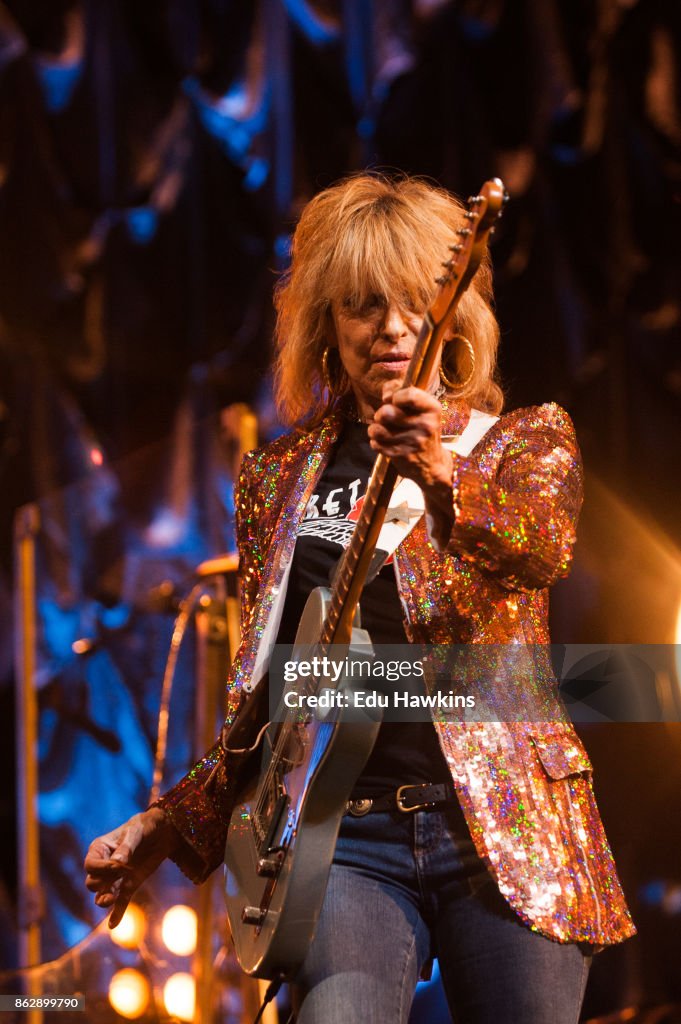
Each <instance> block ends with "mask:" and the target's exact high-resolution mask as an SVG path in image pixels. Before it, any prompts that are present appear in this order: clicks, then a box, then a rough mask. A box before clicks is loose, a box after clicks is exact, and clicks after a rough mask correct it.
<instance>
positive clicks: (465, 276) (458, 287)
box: [429, 178, 508, 324]
mask: <svg viewBox="0 0 681 1024" xmlns="http://www.w3.org/2000/svg"><path fill="white" fill-rule="evenodd" d="M507 198H508V195H507V193H506V189H505V188H504V183H503V181H501V179H500V178H490V179H489V181H486V182H485V184H484V185H483V186H482V188H481V189H480V194H479V195H477V196H471V197H470V199H469V200H468V203H467V204H466V205H467V210H466V212H465V213H464V217H465V219H466V222H467V223H466V226H465V227H463V228H459V230H458V231H457V235H458V236H459V241H458V242H455V243H453V244H452V245H450V246H449V251H450V252H451V254H452V255H451V257H450V258H449V259H448V260H446V261H445V262H444V263H443V264H442V266H443V268H444V273H443V274H442V276H441V277H438V278H437V284H438V285H439V286H440V287H439V288H438V291H437V294H436V296H435V298H434V300H433V302H432V303H431V306H430V309H429V313H430V316H431V318H432V320H433V322H434V323H435V324H439V323H441V322H442V321H443V320H445V319H446V318H447V317H448V316H449V315H450V313H452V312H453V310H454V309H455V307H456V302H457V300H458V298H459V297H460V295H461V294H462V292H463V291H464V290H465V288H466V287H467V286H468V283H469V282H470V280H471V278H472V277H473V275H474V274H475V272H476V270H477V269H478V267H479V265H480V262H481V260H482V258H483V256H484V254H485V249H486V248H487V242H488V239H489V236H490V233H491V231H492V230H493V229H494V225H495V223H496V221H497V220H498V218H499V217H500V215H501V211H502V209H503V207H504V203H505V202H506V199H507Z"/></svg>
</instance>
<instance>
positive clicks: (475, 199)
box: [467, 196, 482, 206]
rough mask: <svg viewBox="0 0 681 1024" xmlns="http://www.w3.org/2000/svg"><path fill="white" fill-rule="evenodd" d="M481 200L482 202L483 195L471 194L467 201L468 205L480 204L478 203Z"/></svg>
mask: <svg viewBox="0 0 681 1024" xmlns="http://www.w3.org/2000/svg"><path fill="white" fill-rule="evenodd" d="M481 202H482V196H469V197H468V201H467V205H468V206H478V204H479V203H481Z"/></svg>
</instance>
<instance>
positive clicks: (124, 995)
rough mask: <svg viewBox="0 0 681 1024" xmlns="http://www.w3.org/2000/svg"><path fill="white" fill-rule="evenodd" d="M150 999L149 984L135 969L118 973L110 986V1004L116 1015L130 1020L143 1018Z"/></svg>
mask: <svg viewBox="0 0 681 1024" xmlns="http://www.w3.org/2000/svg"><path fill="white" fill-rule="evenodd" d="M150 997H151V991H150V989H149V982H148V981H147V979H146V978H145V977H144V975H143V974H140V972H139V971H136V970H135V969H134V968H133V967H124V968H123V970H121V971H117V972H116V973H115V974H114V976H113V978H112V979H111V982H110V984H109V1002H110V1003H111V1005H112V1006H113V1008H114V1010H115V1011H116V1013H118V1014H120V1016H121V1017H126V1018H127V1019H128V1020H136V1019H137V1018H138V1017H141V1016H142V1014H143V1013H144V1011H145V1010H146V1008H147V1006H148V1005H149V999H150Z"/></svg>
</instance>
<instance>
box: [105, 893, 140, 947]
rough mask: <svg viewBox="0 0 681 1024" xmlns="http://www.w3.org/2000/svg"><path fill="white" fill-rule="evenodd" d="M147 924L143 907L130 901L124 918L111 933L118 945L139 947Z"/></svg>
mask: <svg viewBox="0 0 681 1024" xmlns="http://www.w3.org/2000/svg"><path fill="white" fill-rule="evenodd" d="M146 926H147V922H146V918H145V916H144V911H143V910H142V908H141V907H140V906H139V904H137V903H130V904H129V905H128V908H127V910H126V911H125V914H124V915H123V919H122V920H121V921H120V923H119V924H117V925H116V927H115V928H114V929H113V931H111V932H109V934H110V936H111V938H112V940H113V941H114V942H115V943H116V945H117V946H122V947H123V949H139V945H140V943H141V941H142V939H143V938H144V932H145V930H146Z"/></svg>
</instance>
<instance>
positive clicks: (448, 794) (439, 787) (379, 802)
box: [345, 782, 456, 818]
mask: <svg viewBox="0 0 681 1024" xmlns="http://www.w3.org/2000/svg"><path fill="white" fill-rule="evenodd" d="M455 796H456V794H455V792H454V787H453V786H452V785H450V784H449V783H447V782H438V783H430V782H423V783H420V784H419V785H415V786H400V787H399V788H398V789H397V790H395V792H394V793H385V794H384V795H383V796H378V797H358V798H357V799H355V800H348V802H347V805H346V808H345V813H346V814H351V815H352V816H353V817H354V818H363V817H364V815H365V814H375V813H376V812H378V811H402V812H403V813H404V814H412V813H413V812H414V811H427V810H430V809H431V808H432V807H437V806H438V805H439V804H447V803H450V802H451V801H452V800H454V798H455Z"/></svg>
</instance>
